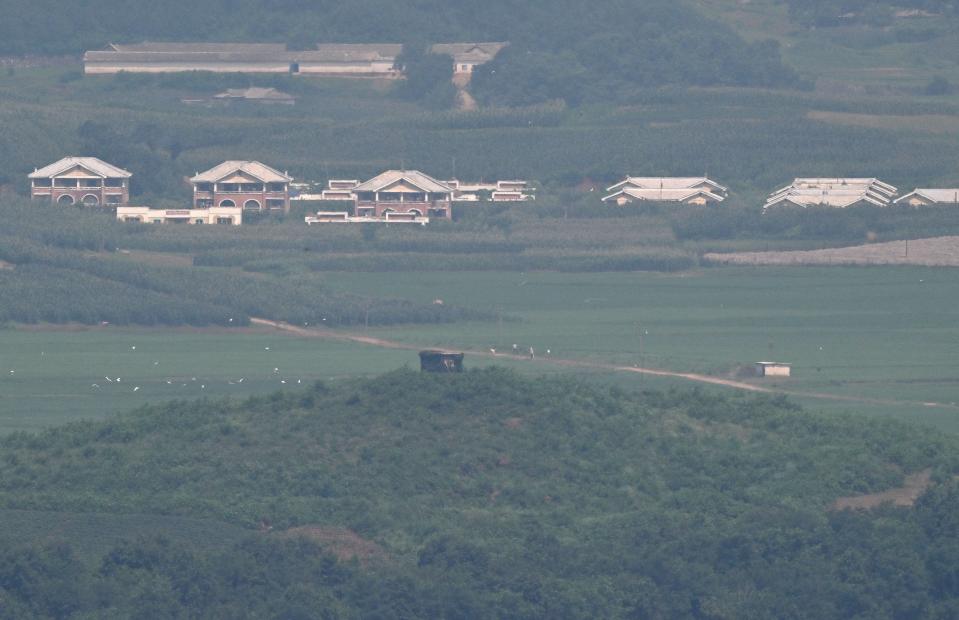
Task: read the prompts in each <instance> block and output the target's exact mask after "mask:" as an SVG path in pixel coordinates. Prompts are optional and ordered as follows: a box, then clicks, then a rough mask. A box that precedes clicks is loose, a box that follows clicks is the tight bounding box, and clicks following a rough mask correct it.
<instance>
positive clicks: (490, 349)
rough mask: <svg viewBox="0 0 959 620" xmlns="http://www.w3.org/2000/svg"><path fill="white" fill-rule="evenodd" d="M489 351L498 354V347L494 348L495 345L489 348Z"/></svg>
mask: <svg viewBox="0 0 959 620" xmlns="http://www.w3.org/2000/svg"><path fill="white" fill-rule="evenodd" d="M489 352H490V353H492V354H493V355H496V349H494V348H493V347H490V348H489Z"/></svg>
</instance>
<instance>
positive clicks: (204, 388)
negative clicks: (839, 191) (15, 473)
mask: <svg viewBox="0 0 959 620" xmlns="http://www.w3.org/2000/svg"><path fill="white" fill-rule="evenodd" d="M325 277H326V281H327V283H328V284H330V285H331V286H332V287H334V288H336V289H339V290H343V291H351V292H358V293H377V294H382V295H389V296H395V297H401V298H408V299H411V300H433V299H436V298H442V299H443V300H444V301H445V302H446V303H456V304H460V305H464V306H468V307H475V308H479V309H484V310H490V311H492V312H495V313H497V314H500V315H501V316H502V317H503V318H502V321H492V322H489V323H463V324H451V325H441V326H422V327H420V326H417V327H410V326H407V327H397V328H371V329H370V330H369V332H368V334H369V335H371V336H376V337H380V338H384V339H389V340H396V341H401V342H405V343H408V344H410V345H412V346H414V347H418V346H423V347H426V346H439V347H449V348H454V349H455V348H466V349H475V350H486V349H488V348H490V347H494V348H496V349H498V350H499V351H506V352H509V351H510V350H511V349H512V345H513V344H514V343H515V344H516V345H517V347H518V349H519V350H520V351H521V352H522V351H527V350H528V348H529V347H530V346H532V347H534V349H535V351H536V352H537V359H538V360H539V361H540V362H544V361H546V358H547V357H548V356H547V353H546V351H547V349H549V350H550V354H549V357H552V358H566V359H575V360H583V361H590V362H599V363H616V364H623V365H633V364H640V365H644V366H650V367H655V368H662V369H668V370H675V371H693V372H701V373H706V374H711V375H717V376H722V377H728V378H736V377H738V376H739V375H740V372H741V370H742V369H743V368H748V366H749V365H750V363H751V362H755V361H758V360H763V359H774V360H778V361H786V362H791V363H793V364H794V377H793V378H791V379H789V380H781V381H775V382H772V383H768V384H764V385H772V386H775V387H777V388H781V389H783V390H790V391H797V392H825V393H829V394H836V395H841V396H848V397H853V398H861V399H871V400H878V401H897V402H900V401H901V402H902V403H904V404H882V403H870V402H857V401H842V402H833V401H828V400H818V399H803V398H799V399H798V400H800V401H801V402H803V403H804V404H807V405H809V406H810V407H814V408H828V409H833V410H850V411H854V412H856V413H864V414H873V415H887V416H895V417H899V418H903V419H910V420H916V421H919V422H923V423H930V424H934V425H936V426H938V427H940V428H943V429H947V430H950V431H957V430H959V410H954V409H951V408H948V407H946V408H931V407H926V406H923V405H922V404H921V403H924V402H939V403H945V404H948V403H951V402H954V401H957V400H959V399H957V398H956V393H955V392H956V387H957V384H959V359H957V358H956V355H955V350H956V345H957V343H959V327H957V326H956V320H955V319H956V313H955V307H956V303H955V302H956V300H957V299H959V273H957V272H956V271H955V270H949V269H936V268H921V267H871V268H853V267H832V268H751V267H723V268H710V269H705V270H702V271H697V272H691V273H684V274H678V275H665V274H650V273H600V274H558V273H542V272H538V273H525V274H524V273H502V272H478V273H462V272H427V273H388V274H383V273H349V274H347V273H327V274H326V275H325ZM132 347H136V349H133V348H132ZM267 347H269V349H267ZM0 350H2V351H3V353H2V358H0V359H2V363H3V367H2V368H0V431H7V432H9V431H11V430H30V429H36V428H40V427H45V426H49V425H52V424H56V423H60V422H64V421H69V420H72V419H80V418H91V417H101V416H103V415H106V414H109V413H112V412H116V411H122V410H126V409H130V408H133V407H136V406H138V405H141V404H144V403H147V402H156V401H160V400H167V399H180V398H198V397H204V396H206V397H222V396H245V395H248V394H253V393H262V392H268V391H273V390H277V389H289V388H295V387H297V386H302V385H303V384H305V383H308V382H311V381H314V380H316V379H323V380H331V379H332V380H336V379H337V378H340V377H346V376H356V375H371V374H377V373H381V372H384V371H386V370H390V369H393V368H397V367H401V366H403V365H410V366H413V367H415V366H416V364H417V363H418V361H417V357H416V355H415V352H414V351H410V350H395V349H383V348H379V347H374V346H370V345H363V344H357V343H348V342H339V341H331V340H325V339H301V338H296V337H294V336H291V335H288V334H285V333H282V332H274V331H268V330H236V331H232V332H231V331H229V330H225V329H213V330H190V329H177V330H163V329H119V328H107V329H102V328H94V329H87V330H80V331H66V330H54V331H50V330H31V331H20V330H4V331H0ZM493 363H496V364H501V365H509V366H513V367H516V368H520V369H522V370H523V371H524V372H528V373H534V374H536V373H555V372H573V373H575V374H576V375H578V376H586V377H587V378H589V379H591V380H599V381H604V382H614V383H617V384H619V385H622V386H624V387H630V388H636V387H656V388H663V387H673V386H685V387H690V386H692V385H693V384H691V383H689V382H684V381H680V380H660V379H652V378H649V377H640V376H633V375H631V374H611V373H608V372H605V371H602V370H598V369H597V370H595V371H592V370H587V371H583V370H582V369H575V370H570V369H564V368H561V367H558V366H555V365H551V364H548V363H530V362H511V361H509V360H504V359H503V358H499V359H496V360H494V359H493V358H491V357H480V356H470V357H469V358H468V360H467V365H468V366H469V367H473V368H476V367H480V366H486V365H489V364H493ZM274 368H276V369H278V370H277V372H274ZM10 370H13V371H14V372H13V373H10ZM118 375H119V376H120V377H121V379H122V381H121V382H119V383H118V382H116V381H115V379H116V378H117V376H118ZM107 376H109V377H110V378H111V379H113V380H114V381H112V382H110V381H107V380H106V379H105V377H107ZM193 377H196V381H194V380H193ZM241 378H243V381H242V382H239V379H241ZM167 381H170V383H167ZM282 381H286V383H282ZM298 381H299V382H301V383H298ZM93 384H96V385H98V386H99V387H93ZM137 387H139V389H138V390H136V391H134V388H137Z"/></svg>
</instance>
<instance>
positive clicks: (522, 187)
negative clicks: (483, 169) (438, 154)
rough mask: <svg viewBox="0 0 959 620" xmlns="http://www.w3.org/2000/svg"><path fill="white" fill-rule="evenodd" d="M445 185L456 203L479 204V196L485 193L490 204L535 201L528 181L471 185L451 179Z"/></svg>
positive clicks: (470, 183) (532, 189)
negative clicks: (450, 188)
mask: <svg viewBox="0 0 959 620" xmlns="http://www.w3.org/2000/svg"><path fill="white" fill-rule="evenodd" d="M446 184H447V185H449V186H450V187H452V188H453V200H454V201H456V202H479V201H480V195H481V194H482V193H486V194H488V196H489V200H490V201H491V202H525V201H527V200H535V199H536V194H535V193H534V192H535V189H534V188H532V187H530V186H529V182H528V181H522V180H506V181H496V182H495V183H483V182H479V183H473V182H465V181H460V180H459V179H452V180H450V181H446Z"/></svg>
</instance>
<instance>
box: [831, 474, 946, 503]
mask: <svg viewBox="0 0 959 620" xmlns="http://www.w3.org/2000/svg"><path fill="white" fill-rule="evenodd" d="M930 484H932V470H931V469H925V470H923V471H920V472H916V473H914V474H910V475H909V476H906V481H905V484H903V485H902V486H901V487H899V488H896V489H889V490H888V491H882V492H881V493H870V494H868V495H853V496H849V497H840V498H839V499H837V500H836V501H835V502H833V503H832V505H831V506H830V507H829V509H830V510H871V509H872V508H876V507H878V506H881V505H882V504H885V503H892V505H894V506H907V507H908V506H913V505H914V504H915V503H916V500H917V499H919V496H921V495H922V494H923V493H924V492H925V491H926V489H928V488H929V485H930Z"/></svg>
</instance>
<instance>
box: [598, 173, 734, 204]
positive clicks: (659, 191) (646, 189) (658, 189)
mask: <svg viewBox="0 0 959 620" xmlns="http://www.w3.org/2000/svg"><path fill="white" fill-rule="evenodd" d="M606 191H607V192H609V193H608V194H607V195H606V196H605V197H604V198H603V202H608V203H615V204H617V205H620V206H623V205H628V204H632V203H634V202H678V203H682V204H687V205H706V204H716V203H720V202H722V201H723V200H725V199H726V195H727V193H728V190H727V189H726V187H724V186H722V185H720V184H719V183H717V182H715V181H713V180H711V179H709V178H707V177H629V176H628V177H626V178H625V179H623V180H622V181H620V182H619V183H617V184H615V185H611V186H610V187H607V188H606Z"/></svg>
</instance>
